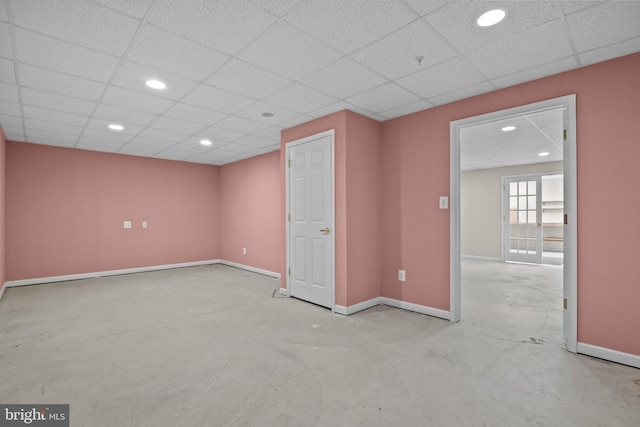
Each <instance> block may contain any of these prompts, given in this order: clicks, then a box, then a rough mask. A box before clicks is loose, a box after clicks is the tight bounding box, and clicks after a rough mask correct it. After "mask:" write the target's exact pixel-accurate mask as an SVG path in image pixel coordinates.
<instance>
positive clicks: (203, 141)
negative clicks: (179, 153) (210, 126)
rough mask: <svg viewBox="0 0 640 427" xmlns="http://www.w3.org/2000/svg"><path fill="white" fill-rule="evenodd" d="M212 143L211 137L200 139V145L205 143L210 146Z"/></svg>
mask: <svg viewBox="0 0 640 427" xmlns="http://www.w3.org/2000/svg"><path fill="white" fill-rule="evenodd" d="M211 144H212V142H211V140H209V139H201V140H200V145H204V146H205V147H208V146H210V145H211Z"/></svg>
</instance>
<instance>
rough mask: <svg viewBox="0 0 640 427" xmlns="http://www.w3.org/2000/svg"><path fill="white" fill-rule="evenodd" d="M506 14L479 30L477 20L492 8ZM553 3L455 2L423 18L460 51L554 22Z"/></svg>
mask: <svg viewBox="0 0 640 427" xmlns="http://www.w3.org/2000/svg"><path fill="white" fill-rule="evenodd" d="M495 7H499V8H501V9H504V10H505V11H506V12H507V16H506V18H505V19H504V21H502V22H500V23H499V24H497V25H494V26H492V27H485V28H482V27H479V26H478V25H477V24H476V20H477V19H478V17H479V16H480V15H481V14H483V13H484V12H486V11H488V10H491V9H492V8H495ZM559 15H560V11H559V7H558V5H557V4H556V2H545V1H518V2H514V1H510V2H507V1H501V2H494V1H478V2H467V1H464V2H462V1H454V2H451V3H449V4H448V5H446V6H444V7H442V8H440V9H438V10H436V11H435V12H433V13H431V14H429V15H428V16H427V17H426V18H425V19H426V20H427V22H429V24H431V25H432V26H433V28H435V29H436V31H438V32H439V33H440V34H442V35H443V36H444V38H446V39H447V40H448V41H449V42H450V43H451V44H452V45H453V47H455V48H456V49H458V50H459V51H460V52H463V53H464V52H469V51H470V50H473V49H477V48H479V47H482V46H486V45H488V44H490V43H493V42H496V41H498V40H501V39H504V38H506V37H510V36H513V35H515V34H518V33H521V32H522V31H525V30H528V29H530V28H534V27H537V26H539V25H541V24H544V23H545V22H549V21H551V20H554V19H557V18H558V17H559Z"/></svg>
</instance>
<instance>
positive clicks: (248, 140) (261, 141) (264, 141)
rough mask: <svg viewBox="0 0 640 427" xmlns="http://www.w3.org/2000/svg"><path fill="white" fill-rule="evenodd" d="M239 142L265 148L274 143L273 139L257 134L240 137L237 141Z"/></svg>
mask: <svg viewBox="0 0 640 427" xmlns="http://www.w3.org/2000/svg"><path fill="white" fill-rule="evenodd" d="M237 143H238V144H240V145H243V146H248V147H256V148H265V147H270V146H272V145H273V140H272V139H268V138H262V137H260V136H257V135H249V136H245V137H244V138H240V139H239V140H238V141H237Z"/></svg>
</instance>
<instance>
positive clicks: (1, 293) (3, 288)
mask: <svg viewBox="0 0 640 427" xmlns="http://www.w3.org/2000/svg"><path fill="white" fill-rule="evenodd" d="M5 289H7V284H6V283H5V284H4V286H3V287H2V288H0V302H2V297H3V296H4V290H5Z"/></svg>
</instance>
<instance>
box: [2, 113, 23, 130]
mask: <svg viewBox="0 0 640 427" xmlns="http://www.w3.org/2000/svg"><path fill="white" fill-rule="evenodd" d="M0 125H2V127H3V128H6V127H7V126H11V127H16V128H21V127H22V117H20V116H10V115H8V114H0Z"/></svg>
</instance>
